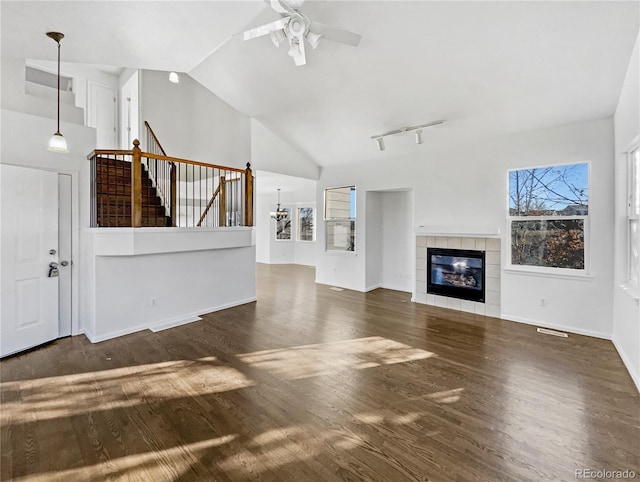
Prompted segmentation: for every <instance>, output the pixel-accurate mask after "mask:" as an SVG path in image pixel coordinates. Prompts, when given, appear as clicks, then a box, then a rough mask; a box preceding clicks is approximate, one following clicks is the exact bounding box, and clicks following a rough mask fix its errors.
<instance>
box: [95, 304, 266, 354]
mask: <svg viewBox="0 0 640 482" xmlns="http://www.w3.org/2000/svg"><path fill="white" fill-rule="evenodd" d="M256 300H257V298H256V297H255V296H253V297H251V298H245V299H243V300H239V301H233V302H231V303H225V304H224V305H217V306H213V307H211V308H202V309H200V310H198V311H197V313H198V314H196V313H193V312H191V313H185V314H184V315H178V316H175V317H173V318H168V319H164V320H160V321H156V322H154V323H151V324H146V325H136V326H132V327H129V328H125V329H123V330H117V331H112V332H111V333H105V334H104V335H98V336H94V335H92V334H89V333H87V332H85V336H86V337H87V338H88V339H89V341H90V342H91V343H100V342H102V341H107V340H110V339H112V338H117V337H119V336H125V335H130V334H131V333H136V332H138V331H142V330H151V331H153V332H156V331H160V330H164V329H168V328H172V327H173V326H179V325H182V324H185V323H190V322H191V321H196V319H201V317H200V315H199V313H213V312H214V311H220V310H226V309H227V308H233V307H234V306H240V305H245V304H247V303H251V302H253V301H256Z"/></svg>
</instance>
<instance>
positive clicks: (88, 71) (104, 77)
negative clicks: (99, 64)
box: [27, 60, 118, 125]
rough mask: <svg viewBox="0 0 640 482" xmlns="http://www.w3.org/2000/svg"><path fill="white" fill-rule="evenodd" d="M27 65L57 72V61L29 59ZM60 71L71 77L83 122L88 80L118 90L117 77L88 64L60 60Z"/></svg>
mask: <svg viewBox="0 0 640 482" xmlns="http://www.w3.org/2000/svg"><path fill="white" fill-rule="evenodd" d="M27 65H30V66H32V67H36V68H40V69H42V70H46V71H48V72H54V73H55V72H57V69H58V64H57V62H50V61H46V60H29V61H27ZM60 73H61V74H62V75H64V76H66V77H73V89H74V93H75V105H76V107H78V108H80V109H82V110H83V112H84V124H85V125H87V118H88V117H87V116H88V113H87V106H88V105H89V98H88V82H89V81H91V82H96V83H98V84H101V85H105V86H107V87H111V88H112V89H113V90H114V91H115V92H118V77H117V76H116V75H113V74H109V73H107V72H104V71H102V70H98V69H96V68H95V67H91V66H90V65H83V64H74V63H70V62H61V64H60Z"/></svg>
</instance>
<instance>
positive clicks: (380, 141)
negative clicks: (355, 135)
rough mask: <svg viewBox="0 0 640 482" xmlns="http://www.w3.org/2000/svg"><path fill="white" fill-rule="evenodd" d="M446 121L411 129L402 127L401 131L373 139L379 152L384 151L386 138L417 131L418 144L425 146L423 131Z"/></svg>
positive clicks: (372, 137) (411, 127)
mask: <svg viewBox="0 0 640 482" xmlns="http://www.w3.org/2000/svg"><path fill="white" fill-rule="evenodd" d="M443 123H444V121H443V120H439V121H435V122H429V123H428V124H420V125H417V126H410V127H401V128H400V129H395V130H393V131H389V132H385V133H384V134H378V135H376V136H371V139H373V140H375V141H376V144H377V145H378V150H379V151H384V148H385V146H384V138H385V137H386V136H394V135H396V134H402V133H404V132H411V131H415V135H416V144H423V143H424V138H423V136H422V134H423V132H424V131H423V129H424V128H425V127H431V126H437V125H439V124H443Z"/></svg>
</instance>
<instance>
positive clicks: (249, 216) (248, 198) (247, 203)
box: [244, 162, 253, 226]
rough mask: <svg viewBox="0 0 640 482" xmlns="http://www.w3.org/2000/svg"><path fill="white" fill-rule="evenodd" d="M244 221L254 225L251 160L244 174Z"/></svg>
mask: <svg viewBox="0 0 640 482" xmlns="http://www.w3.org/2000/svg"><path fill="white" fill-rule="evenodd" d="M244 223H245V226H253V173H252V172H251V163H250V162H247V169H246V170H245V175H244Z"/></svg>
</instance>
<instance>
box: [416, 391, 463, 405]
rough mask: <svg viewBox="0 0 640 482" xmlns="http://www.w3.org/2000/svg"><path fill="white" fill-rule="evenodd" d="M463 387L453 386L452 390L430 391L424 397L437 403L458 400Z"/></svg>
mask: <svg viewBox="0 0 640 482" xmlns="http://www.w3.org/2000/svg"><path fill="white" fill-rule="evenodd" d="M462 392H464V388H454V389H453V390H443V391H442V392H436V393H430V394H429V395H427V396H426V397H425V398H429V399H431V400H434V401H436V402H438V403H455V402H457V401H458V400H460V395H461V394H462Z"/></svg>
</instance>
